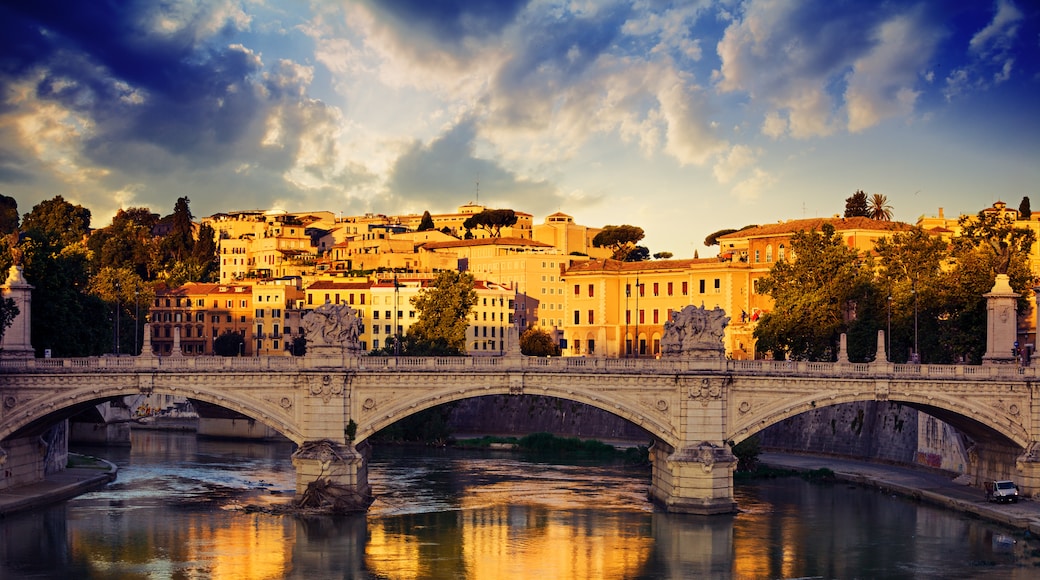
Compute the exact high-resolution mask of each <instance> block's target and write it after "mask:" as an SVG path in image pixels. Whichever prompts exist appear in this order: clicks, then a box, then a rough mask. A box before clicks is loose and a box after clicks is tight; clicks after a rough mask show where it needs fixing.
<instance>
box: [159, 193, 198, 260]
mask: <svg viewBox="0 0 1040 580" xmlns="http://www.w3.org/2000/svg"><path fill="white" fill-rule="evenodd" d="M190 203H191V200H190V199H188V198H187V197H180V198H177V203H175V204H174V206H173V215H170V216H167V217H165V218H163V221H167V220H169V221H170V222H171V224H170V232H169V233H168V234H166V236H165V238H164V239H163V250H164V253H165V258H166V261H167V266H168V267H169V266H172V265H173V263H176V262H182V261H184V260H186V259H187V258H188V257H189V256H191V253H192V250H193V249H194V246H195V235H194V233H195V225H194V223H193V222H192V220H193V219H194V217H193V216H192V215H191V208H190V207H189V204H190Z"/></svg>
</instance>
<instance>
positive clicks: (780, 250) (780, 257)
mask: <svg viewBox="0 0 1040 580" xmlns="http://www.w3.org/2000/svg"><path fill="white" fill-rule="evenodd" d="M776 261H777V262H783V261H784V245H783V244H780V247H779V248H778V249H777V251H776Z"/></svg>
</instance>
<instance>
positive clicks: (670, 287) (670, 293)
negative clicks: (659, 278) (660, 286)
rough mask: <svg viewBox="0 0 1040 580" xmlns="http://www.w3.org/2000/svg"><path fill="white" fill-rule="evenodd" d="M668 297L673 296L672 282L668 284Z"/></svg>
mask: <svg viewBox="0 0 1040 580" xmlns="http://www.w3.org/2000/svg"><path fill="white" fill-rule="evenodd" d="M668 295H669V296H671V295H672V283H671V282H669V283H668Z"/></svg>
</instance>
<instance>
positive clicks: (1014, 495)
mask: <svg viewBox="0 0 1040 580" xmlns="http://www.w3.org/2000/svg"><path fill="white" fill-rule="evenodd" d="M986 501H995V502H1012V503H1015V502H1017V501H1018V486H1017V485H1015V482H1013V481H1007V480H1003V481H987V482H986Z"/></svg>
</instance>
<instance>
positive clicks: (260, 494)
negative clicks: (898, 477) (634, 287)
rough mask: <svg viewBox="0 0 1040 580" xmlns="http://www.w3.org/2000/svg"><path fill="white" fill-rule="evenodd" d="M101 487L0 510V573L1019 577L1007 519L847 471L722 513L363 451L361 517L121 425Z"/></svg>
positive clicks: (413, 455)
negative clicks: (129, 437)
mask: <svg viewBox="0 0 1040 580" xmlns="http://www.w3.org/2000/svg"><path fill="white" fill-rule="evenodd" d="M81 451H86V452H89V453H91V454H94V455H99V456H104V457H106V458H108V459H110V460H112V461H114V462H115V463H116V464H118V465H119V466H120V469H121V470H120V473H119V478H118V479H117V480H116V482H114V483H113V484H111V485H109V486H108V487H106V488H104V489H102V490H99V491H96V492H92V493H88V494H85V495H82V496H80V497H78V498H75V499H73V500H70V501H68V502H65V503H62V504H60V505H56V506H54V507H51V508H47V509H41V510H37V511H34V512H30V513H25V514H16V515H13V516H9V517H7V518H6V519H2V520H0V578H4V579H8V578H62V579H65V578H84V579H87V578H135V579H136V578H184V579H188V578H207V579H208V578H214V579H251V580H252V579H265V578H299V579H307V580H320V579H325V578H357V579H364V578H387V579H412V578H416V579H419V578H421V579H439V578H445V579H469V578H474V579H510V580H512V579H517V578H538V579H542V580H550V579H563V578H567V579H572V578H573V579H585V578H588V579H592V578H595V579H600V578H630V579H637V578H646V579H651V578H653V579H656V578H676V579H678V578H701V577H703V578H804V577H814V578H1016V579H1017V578H1022V579H1025V578H1036V577H1038V576H1040V544H1038V543H1037V541H1036V540H1034V539H1031V538H1028V537H1026V536H1025V535H1024V534H1023V533H1020V532H1018V531H1014V530H1010V529H1005V528H1002V527H1001V526H998V525H995V524H990V523H988V522H984V521H981V520H978V519H972V518H969V517H966V516H963V515H961V514H958V513H955V512H950V511H944V510H941V509H938V508H933V507H931V506H928V505H925V504H921V503H917V502H914V501H910V500H907V499H903V498H899V497H894V496H891V495H886V494H883V493H881V492H878V491H875V490H873V489H868V488H860V487H855V486H850V485H848V484H814V483H808V482H805V481H803V480H801V479H798V478H782V479H774V480H765V481H757V482H754V483H746V484H745V483H739V484H738V485H737V488H736V496H737V497H736V499H737V502H738V504H739V506H740V508H741V511H740V513H738V514H735V515H732V516H712V517H699V516H683V515H674V514H667V513H664V512H661V511H659V510H657V509H654V507H653V506H652V505H651V504H649V503H647V501H646V499H645V498H646V488H647V485H648V482H649V470H648V468H631V467H626V466H622V465H604V464H603V463H601V462H600V463H596V462H588V461H585V462H582V461H567V460H560V459H554V460H553V461H539V460H538V459H534V458H526V457H524V456H522V455H520V454H515V453H512V452H501V451H497V452H496V451H488V452H477V451H459V450H444V449H427V448H404V449H402V448H387V447H383V448H378V447H377V448H375V449H374V452H373V457H372V459H371V463H370V471H369V480H370V482H371V484H372V486H373V489H374V491H375V493H376V494H377V498H376V501H375V502H374V503H373V504H372V507H371V509H370V510H369V511H368V513H367V514H359V515H356V516H349V517H339V518H331V517H313V518H298V517H292V516H280V515H272V514H270V513H264V512H262V511H259V512H258V511H252V510H247V509H243V507H244V506H262V505H265V504H270V503H275V502H284V501H288V500H289V499H290V498H291V496H292V490H293V487H294V485H295V484H294V472H293V468H292V465H291V463H290V461H289V455H290V453H291V451H292V447H291V445H290V444H288V443H285V444H281V443H243V442H223V441H207V440H196V438H195V437H194V435H192V434H179V433H165V432H156V431H134V432H133V445H132V447H131V448H129V449H125V448H105V449H96V448H95V449H81Z"/></svg>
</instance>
